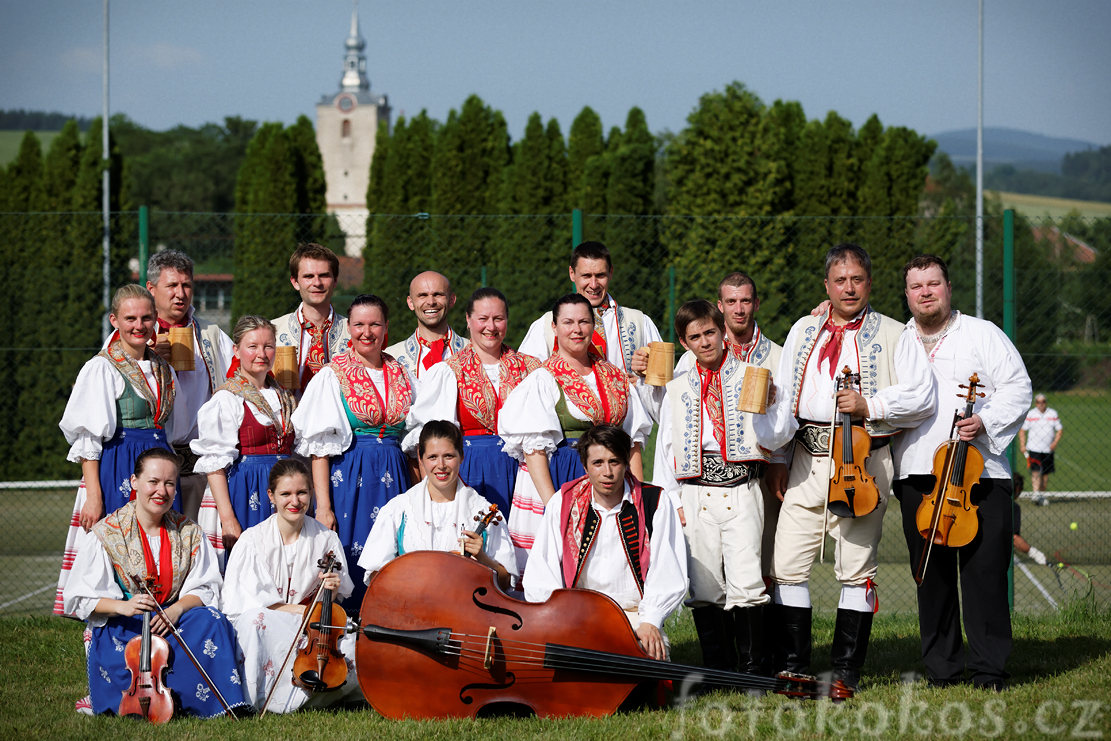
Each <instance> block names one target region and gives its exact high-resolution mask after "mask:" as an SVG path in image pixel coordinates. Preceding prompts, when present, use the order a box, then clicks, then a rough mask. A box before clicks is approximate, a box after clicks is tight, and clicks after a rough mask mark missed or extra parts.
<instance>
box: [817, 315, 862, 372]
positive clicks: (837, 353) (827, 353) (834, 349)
mask: <svg viewBox="0 0 1111 741" xmlns="http://www.w3.org/2000/svg"><path fill="white" fill-rule="evenodd" d="M863 323H864V314H863V313H861V315H860V316H858V317H857V318H856V319H854V320H853V321H851V322H849V323H848V324H846V325H844V326H841V327H839V326H837V325H836V324H834V323H833V315H832V314H831V315H830V318H829V319H826V323H825V324H823V325H822V330H821V331H823V332H824V331H826V330H829V333H830V337H829V339H828V340H826V344H825V345H823V346H822V349H821V351H820V352H819V353H818V367H819V368H820V367H821V366H822V361H823V360H825V361H827V362H828V363H829V377H830V378H834V377H835V376H836V375H837V359H838V358H840V357H841V343H842V341H844V339H845V332H847V331H855V330H858V329H860V325H861V324H863Z"/></svg>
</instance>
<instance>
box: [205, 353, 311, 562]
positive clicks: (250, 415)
mask: <svg viewBox="0 0 1111 741" xmlns="http://www.w3.org/2000/svg"><path fill="white" fill-rule="evenodd" d="M296 406H297V402H296V401H295V400H294V398H293V394H292V393H291V392H290V391H288V390H286V389H284V388H282V386H281V385H280V384H279V383H278V382H277V381H275V380H274V379H273V378H269V377H268V378H267V387H266V388H264V389H259V388H256V387H255V386H254V384H252V383H251V382H250V381H249V380H248V379H247V378H246V377H245V376H244V375H243V374H242V373H236V375H235V376H233V377H232V378H230V379H229V380H228V381H227V382H226V383H225V384H224V385H223V386H221V387H220V389H219V390H218V391H217V392H216V393H215V394H213V396H212V398H211V399H210V400H209V401H208V403H206V404H205V405H204V406H203V407H201V410H200V413H199V415H198V419H197V427H198V428H199V429H200V435H199V437H198V438H197V439H196V440H194V441H193V442H192V443H190V446H191V447H192V450H193V452H194V453H195V454H196V455H198V456H200V457H199V458H198V460H197V463H196V465H195V466H194V470H195V471H198V472H200V473H204V474H209V473H212V472H214V471H220V470H226V471H227V477H228V496H229V498H230V499H231V506H232V509H233V510H235V519H236V520H237V521H238V522H239V526H240V527H241V528H242V529H244V530H246V529H247V528H249V527H251V526H253V525H257V524H259V523H260V522H262V521H264V520H265V519H266V518H268V517H269V516H270V514H271V513H272V512H273V507H272V506H271V504H270V500H269V499H268V498H267V496H266V489H267V485H268V480H269V477H270V469H271V468H272V467H273V466H274V464H275V463H277V462H278V461H279V460H281V459H283V458H288V457H289V455H290V453H292V452H293V437H294V433H293V420H292V417H293V410H294V408H296ZM197 522H198V524H199V525H200V526H201V530H202V531H203V532H204V534H205V537H207V538H208V540H209V543H211V544H212V547H213V548H214V549H215V551H216V556H217V558H218V559H219V561H220V565H221V567H223V565H224V559H225V553H224V541H223V526H222V524H221V523H220V516H219V513H218V512H217V510H216V500H215V499H214V498H213V496H212V492H211V490H206V491H205V494H204V500H203V501H202V505H201V511H200V515H199V517H198V518H197Z"/></svg>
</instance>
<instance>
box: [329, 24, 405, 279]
mask: <svg viewBox="0 0 1111 741" xmlns="http://www.w3.org/2000/svg"><path fill="white" fill-rule="evenodd" d="M365 50H366V40H365V39H364V38H363V37H362V34H360V33H359V8H358V5H356V6H355V8H354V9H353V10H352V11H351V31H350V33H349V34H348V36H347V40H346V41H345V42H344V55H343V76H342V77H341V78H340V82H339V92H338V93H329V94H326V95H324V96H323V97H322V98H321V99H320V102H319V103H317V104H316V143H317V146H319V147H320V156H321V158H322V159H323V160H324V180H325V183H326V186H327V189H326V192H325V195H324V198H325V200H326V202H327V208H328V213H334V214H336V218H337V219H338V220H339V225H340V228H342V229H343V232H344V234H346V235H347V239H346V243H345V245H344V251H345V252H346V253H347V254H348V255H349V256H351V257H359V256H361V255H362V251H363V246H364V245H365V244H366V220H367V215H368V211H367V207H366V191H367V185H368V184H369V182H370V161H371V159H372V158H373V157H374V137H375V135H376V134H377V132H378V126H379V124H383V123H384V124H385V125H386V126H389V125H390V104H389V101H388V100H387V98H386V96H385V95H376V94H374V93H372V92H371V91H370V79H369V78H368V77H367V75H366V54H365Z"/></svg>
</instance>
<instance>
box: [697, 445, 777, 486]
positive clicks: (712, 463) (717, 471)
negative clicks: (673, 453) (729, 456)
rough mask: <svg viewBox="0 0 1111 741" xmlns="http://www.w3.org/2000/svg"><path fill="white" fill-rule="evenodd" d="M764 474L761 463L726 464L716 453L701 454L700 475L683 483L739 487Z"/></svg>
mask: <svg viewBox="0 0 1111 741" xmlns="http://www.w3.org/2000/svg"><path fill="white" fill-rule="evenodd" d="M763 473H764V464H763V463H727V462H726V461H725V460H724V459H723V458H722V457H721V456H720V455H718V454H717V453H703V454H702V475H701V476H699V477H698V478H693V479H685V480H684V481H683V483H685V484H694V485H695V486H739V485H740V484H743V483H745V482H746V481H749V480H751V479H758V478H760V476H761V474H763Z"/></svg>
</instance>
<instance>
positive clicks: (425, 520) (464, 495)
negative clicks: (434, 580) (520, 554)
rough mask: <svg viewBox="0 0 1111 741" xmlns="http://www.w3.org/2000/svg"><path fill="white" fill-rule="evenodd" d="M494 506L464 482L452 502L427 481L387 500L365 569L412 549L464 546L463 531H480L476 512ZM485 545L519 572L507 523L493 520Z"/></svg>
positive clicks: (370, 570)
mask: <svg viewBox="0 0 1111 741" xmlns="http://www.w3.org/2000/svg"><path fill="white" fill-rule="evenodd" d="M489 508H490V502H488V501H487V500H486V499H485V498H484V497H483V496H482V495H480V494H479V493H478V492H476V491H475V490H474V489H472V488H471V487H469V486H464V485H463V482H462V481H460V482H458V483H457V485H456V487H455V499H454V500H453V501H451V502H433V501H432V497H431V496H430V495H429V493H428V482H427V481H421V482H420V483H419V484H417V485H415V486H413V487H412V488H410V489H409V490H408V491H407V492H405V493H404V494H402V495H401V496H399V497H395V498H394V499H391V500H390V501H389V502H387V503H386V506H385V507H383V508H382V511H381V512H380V513H379V514H378V519H376V520H375V521H374V527H373V528H372V529H371V531H370V536H369V537H368V538H367V541H366V545H365V546H364V547H363V551H362V553H361V554H360V556H359V568H361V569H362V570H363V572H364V574H365V576H364V577H363V578H364V579H366V580H368V581H369V580H370V575H371V574H373V573H374V572H376V571H379V570H381V568H382V567H383V566H385V565H386V564H387V563H389V562H390V561H392V560H394V559H395V558H397V557H398V556H402V555H404V554H406V553H411V552H412V551H454V552H456V553H458V552H459V551H460V546H459V535H460V533H461V532H462V531H463V530H470V531H472V532H473V531H474V528H475V527H476V523H475V520H474V517H475V515H477V514H479V513H484V512H487V511H488V510H489ZM482 544H483V550H485V551H486V554H487V555H488V556H490V558H492V559H494V560H495V561H497V562H498V563H500V564H501V565H502V566H505V568H506V569H507V570H508V571H509V573H511V574H513V573H516V569H517V565H516V556H515V555H514V553H513V545H512V543H511V542H510V540H509V536H508V534H506V529H505V525H504V524H502V525H490V526H487V528H486V529H485V530H484V531H483V533H482Z"/></svg>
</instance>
